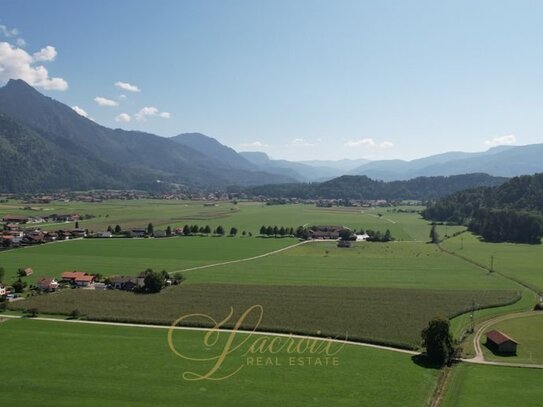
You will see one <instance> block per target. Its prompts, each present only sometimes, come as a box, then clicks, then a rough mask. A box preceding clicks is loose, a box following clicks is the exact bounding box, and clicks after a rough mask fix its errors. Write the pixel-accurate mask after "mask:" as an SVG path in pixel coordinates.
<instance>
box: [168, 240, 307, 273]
mask: <svg viewBox="0 0 543 407" xmlns="http://www.w3.org/2000/svg"><path fill="white" fill-rule="evenodd" d="M310 242H312V240H304V241H303V242H299V243H296V244H292V245H290V246H287V247H283V248H281V249H277V250H273V251H271V252H267V253H264V254H259V255H258V256H253V257H246V258H244V259H237V260H228V261H223V262H220V263H212V264H206V265H204V266H196V267H190V268H188V269H183V270H174V271H172V273H182V272H184V271H192V270H201V269H207V268H210V267H218V266H224V265H227V264H235V263H242V262H245V261H251V260H257V259H261V258H262V257H267V256H271V255H272V254H277V253H281V252H284V251H285V250H290V249H293V248H294V247H298V246H301V245H303V244H306V243H310Z"/></svg>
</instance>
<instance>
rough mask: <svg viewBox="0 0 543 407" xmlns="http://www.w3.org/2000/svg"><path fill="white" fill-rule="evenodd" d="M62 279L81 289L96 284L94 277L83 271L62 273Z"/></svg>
mask: <svg viewBox="0 0 543 407" xmlns="http://www.w3.org/2000/svg"><path fill="white" fill-rule="evenodd" d="M61 279H62V281H66V282H69V283H71V284H75V285H77V286H80V287H88V286H89V285H91V284H92V283H93V282H94V276H92V275H88V274H87V273H83V272H81V271H67V272H65V273H62V276H61Z"/></svg>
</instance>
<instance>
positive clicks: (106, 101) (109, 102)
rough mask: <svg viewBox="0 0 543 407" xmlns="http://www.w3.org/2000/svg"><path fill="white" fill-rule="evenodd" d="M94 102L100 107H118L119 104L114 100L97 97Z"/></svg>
mask: <svg viewBox="0 0 543 407" xmlns="http://www.w3.org/2000/svg"><path fill="white" fill-rule="evenodd" d="M94 101H95V102H96V103H97V104H98V105H99V106H110V107H112V106H118V105H119V103H118V102H115V101H114V100H111V99H106V98H103V97H101V96H96V97H95V98H94Z"/></svg>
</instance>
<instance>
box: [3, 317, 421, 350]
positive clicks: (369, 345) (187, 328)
mask: <svg viewBox="0 0 543 407" xmlns="http://www.w3.org/2000/svg"><path fill="white" fill-rule="evenodd" d="M2 319H28V320H37V321H48V322H64V323H70V324H87V325H107V326H119V327H131V328H151V329H171V328H172V327H171V326H166V325H148V324H130V323H124V322H103V321H85V320H81V319H57V318H44V317H35V318H27V317H23V316H19V315H2V316H0V321H2ZM0 329H1V328H0ZM174 329H176V330H181V331H204V332H207V331H210V328H199V327H191V326H176V327H174ZM215 331H218V332H224V333H231V332H233V331H232V330H231V329H222V328H219V329H215ZM236 332H238V333H241V334H249V335H260V336H278V337H282V338H299V339H314V340H319V341H329V342H332V343H338V344H344V345H353V346H363V347H366V348H373V349H380V350H387V351H391V352H397V353H404V354H407V355H412V356H415V355H419V354H420V352H416V351H412V350H407V349H399V348H393V347H390V346H383V345H375V344H373V343H366V342H354V341H349V340H343V339H333V338H323V337H319V336H310V335H294V334H283V333H277V332H264V331H246V330H241V329H240V330H237V331H236Z"/></svg>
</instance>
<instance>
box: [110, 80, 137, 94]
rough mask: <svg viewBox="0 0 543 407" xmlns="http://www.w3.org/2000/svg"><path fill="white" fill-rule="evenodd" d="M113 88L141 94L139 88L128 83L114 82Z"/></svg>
mask: <svg viewBox="0 0 543 407" xmlns="http://www.w3.org/2000/svg"><path fill="white" fill-rule="evenodd" d="M115 86H117V87H118V88H119V89H122V90H126V91H128V92H141V90H140V88H138V87H137V86H136V85H132V84H130V83H128V82H120V81H119V82H115Z"/></svg>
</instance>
